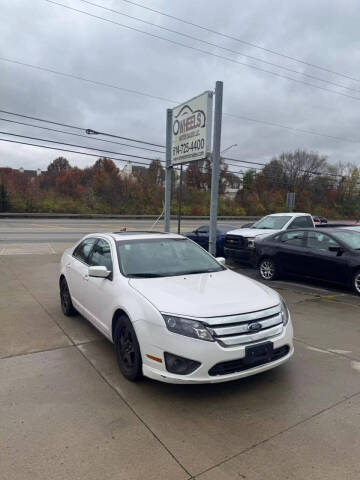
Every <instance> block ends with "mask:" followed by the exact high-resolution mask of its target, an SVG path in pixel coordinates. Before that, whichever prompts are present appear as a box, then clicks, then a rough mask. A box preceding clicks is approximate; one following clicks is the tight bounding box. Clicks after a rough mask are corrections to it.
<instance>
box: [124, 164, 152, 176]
mask: <svg viewBox="0 0 360 480" xmlns="http://www.w3.org/2000/svg"><path fill="white" fill-rule="evenodd" d="M146 171H147V168H146V167H143V166H141V165H133V164H132V163H127V164H126V165H125V167H123V168H122V170H120V177H121V178H135V177H140V176H141V175H144V174H145V173H146Z"/></svg>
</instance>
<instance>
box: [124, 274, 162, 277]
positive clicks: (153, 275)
mask: <svg viewBox="0 0 360 480" xmlns="http://www.w3.org/2000/svg"><path fill="white" fill-rule="evenodd" d="M127 276H128V277H130V278H157V277H165V275H161V274H160V273H128V274H127Z"/></svg>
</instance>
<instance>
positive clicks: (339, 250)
mask: <svg viewBox="0 0 360 480" xmlns="http://www.w3.org/2000/svg"><path fill="white" fill-rule="evenodd" d="M329 252H336V256H338V257H340V255H342V254H343V253H344V249H343V248H342V247H329Z"/></svg>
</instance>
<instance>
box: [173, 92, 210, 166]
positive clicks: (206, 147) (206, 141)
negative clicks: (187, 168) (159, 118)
mask: <svg viewBox="0 0 360 480" xmlns="http://www.w3.org/2000/svg"><path fill="white" fill-rule="evenodd" d="M212 101H213V92H210V91H207V92H204V93H202V94H201V95H199V96H198V97H195V98H193V99H191V100H189V101H188V102H185V103H182V104H181V105H179V106H177V107H175V108H174V109H173V111H172V142H171V164H172V165H177V164H180V163H187V162H192V161H194V160H203V159H205V158H207V157H208V155H209V154H210V151H211V123H212Z"/></svg>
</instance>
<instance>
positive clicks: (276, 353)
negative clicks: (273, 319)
mask: <svg viewBox="0 0 360 480" xmlns="http://www.w3.org/2000/svg"><path fill="white" fill-rule="evenodd" d="M289 351H290V348H289V345H283V346H282V347H280V348H276V349H274V350H273V351H272V355H271V358H270V359H269V358H268V359H266V360H260V361H259V362H258V363H252V364H249V363H246V362H245V359H244V358H240V359H239V360H231V361H229V362H221V363H217V364H216V365H214V366H213V367H212V368H210V370H209V375H211V376H212V377H214V376H216V375H229V374H230V373H236V372H243V371H244V370H249V369H250V368H255V367H259V366H261V365H266V364H267V363H270V362H275V361H276V360H279V359H280V358H282V357H285V356H286V355H287V354H288V353H289Z"/></svg>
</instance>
